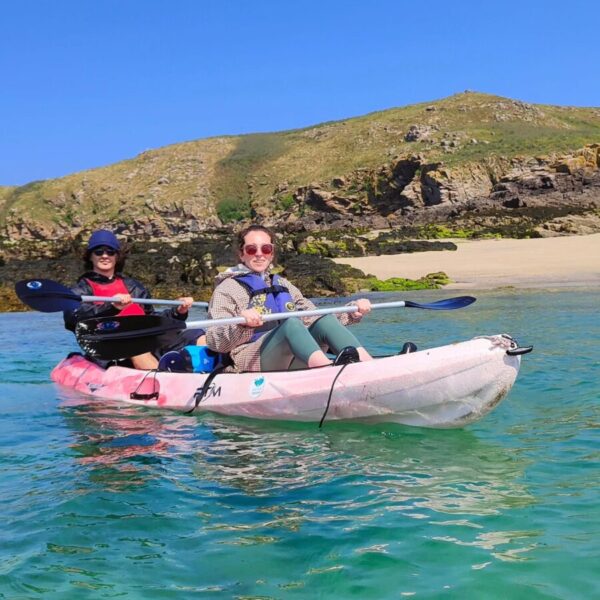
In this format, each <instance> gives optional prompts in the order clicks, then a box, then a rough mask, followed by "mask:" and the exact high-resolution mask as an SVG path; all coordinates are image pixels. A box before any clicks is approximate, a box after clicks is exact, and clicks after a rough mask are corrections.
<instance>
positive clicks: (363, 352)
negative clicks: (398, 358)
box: [357, 346, 373, 362]
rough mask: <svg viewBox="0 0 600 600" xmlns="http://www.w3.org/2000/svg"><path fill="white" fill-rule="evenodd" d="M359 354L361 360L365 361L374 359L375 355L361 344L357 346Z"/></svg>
mask: <svg viewBox="0 0 600 600" xmlns="http://www.w3.org/2000/svg"><path fill="white" fill-rule="evenodd" d="M357 350H358V356H359V357H360V362H365V361H367V360H373V357H372V356H371V355H370V354H369V353H368V352H367V351H366V350H365V349H364V348H363V347H362V346H359V347H358V348H357Z"/></svg>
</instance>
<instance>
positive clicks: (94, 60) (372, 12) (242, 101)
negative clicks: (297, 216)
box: [0, 0, 600, 185]
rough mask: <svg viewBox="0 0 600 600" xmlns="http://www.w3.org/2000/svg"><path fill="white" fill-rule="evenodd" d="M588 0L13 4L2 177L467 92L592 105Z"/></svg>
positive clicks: (594, 30)
mask: <svg viewBox="0 0 600 600" xmlns="http://www.w3.org/2000/svg"><path fill="white" fill-rule="evenodd" d="M599 23H600V2H598V1H597V0H596V1H594V0H589V1H583V0H571V1H570V2H563V1H561V2H557V1H556V0H547V1H541V0H540V1H528V0H521V1H514V0H503V1H497V2H493V1H485V0H477V1H460V0H452V1H451V0H429V1H427V2H419V1H416V0H413V1H411V2H408V1H403V0H380V1H378V0H318V1H315V0H295V1H289V2H288V1H287V0H244V1H242V0H220V1H217V0H215V1H213V0H170V1H167V0H164V1H160V0H54V1H52V0H14V1H12V2H4V3H3V6H2V10H1V11H0V185H16V184H24V183H26V182H28V181H32V180H36V179H46V178H51V177H59V176H62V175H66V174H68V173H72V172H75V171H79V170H82V169H86V168H92V167H97V166H102V165H106V164H110V163H114V162H117V161H119V160H122V159H125V158H130V157H132V156H135V155H136V154H138V153H139V152H142V151H143V150H146V149H148V148H157V147H160V146H164V145H167V144H171V143H176V142H181V141H185V140H191V139H197V138H203V137H208V136H214V135H222V134H237V133H248V132H257V131H279V130H283V129H291V128H295V127H302V126H306V125H311V124H316V123H320V122H323V121H329V120H335V119H342V118H347V117H352V116H358V115H361V114H365V113H368V112H371V111H374V110H380V109H386V108H391V107H394V106H403V105H406V104H412V103H415V102H426V101H430V100H435V99H438V98H442V97H445V96H448V95H451V94H454V93H457V92H460V91H463V90H465V89H471V90H476V91H481V92H488V93H494V94H499V95H503V96H509V97H511V98H516V99H521V100H525V101H528V102H537V103H546V104H566V105H576V106H600V43H599V42H598V31H599Z"/></svg>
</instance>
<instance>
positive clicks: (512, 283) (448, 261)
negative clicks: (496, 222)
mask: <svg viewBox="0 0 600 600" xmlns="http://www.w3.org/2000/svg"><path fill="white" fill-rule="evenodd" d="M451 241H453V242H454V243H455V244H456V245H457V250H456V251H448V250H443V251H428V252H414V253H410V254H390V255H382V256H364V257H354V258H352V257H349V258H336V259H333V260H334V262H336V263H338V264H346V265H350V266H352V267H356V268H357V269H360V270H361V271H364V273H366V274H371V275H374V276H376V277H377V278H378V279H389V278H390V277H404V278H407V279H419V278H421V277H424V276H425V275H427V274H429V273H436V272H438V271H443V272H444V273H446V275H448V277H449V278H450V279H451V280H452V283H450V284H448V285H445V286H443V288H444V289H494V288H497V287H517V288H530V287H535V288H540V287H548V286H551V287H583V286H586V287H596V286H600V233H595V234H591V235H582V236H560V237H550V238H533V239H506V238H504V239H493V240H463V239H454V240H451Z"/></svg>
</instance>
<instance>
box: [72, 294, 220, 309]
mask: <svg viewBox="0 0 600 600" xmlns="http://www.w3.org/2000/svg"><path fill="white" fill-rule="evenodd" d="M81 301H82V302H119V298H117V297H116V296H111V297H106V296H81ZM131 301H132V302H133V303H134V304H164V305H165V306H180V305H181V302H180V301H179V300H160V299H156V298H132V299H131ZM192 306H198V307H201V308H206V307H207V306H208V302H193V303H192Z"/></svg>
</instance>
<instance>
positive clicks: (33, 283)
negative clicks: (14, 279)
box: [27, 281, 42, 290]
mask: <svg viewBox="0 0 600 600" xmlns="http://www.w3.org/2000/svg"><path fill="white" fill-rule="evenodd" d="M27 287H28V288H29V289H30V290H39V289H40V288H41V287H42V282H41V281H29V282H27Z"/></svg>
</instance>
